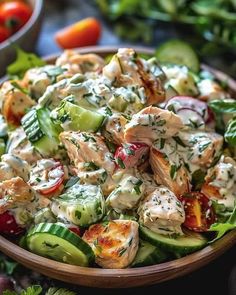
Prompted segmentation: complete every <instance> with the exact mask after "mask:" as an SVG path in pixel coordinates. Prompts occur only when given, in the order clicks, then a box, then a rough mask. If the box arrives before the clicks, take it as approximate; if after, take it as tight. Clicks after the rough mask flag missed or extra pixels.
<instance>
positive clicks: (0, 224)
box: [0, 211, 24, 236]
mask: <svg viewBox="0 0 236 295" xmlns="http://www.w3.org/2000/svg"><path fill="white" fill-rule="evenodd" d="M23 231H24V229H23V228H22V227H20V226H19V225H18V224H17V223H16V220H15V217H14V216H13V215H12V214H11V213H10V212H9V211H6V212H4V213H2V214H1V215H0V233H1V234H7V235H14V236H15V235H19V234H21V233H22V232H23Z"/></svg>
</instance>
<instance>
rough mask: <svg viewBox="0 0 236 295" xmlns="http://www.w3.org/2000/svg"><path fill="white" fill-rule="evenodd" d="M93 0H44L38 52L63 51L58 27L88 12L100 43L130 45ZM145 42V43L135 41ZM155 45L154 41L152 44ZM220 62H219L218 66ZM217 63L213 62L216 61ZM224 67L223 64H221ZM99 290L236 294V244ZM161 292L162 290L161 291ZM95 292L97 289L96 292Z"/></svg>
mask: <svg viewBox="0 0 236 295" xmlns="http://www.w3.org/2000/svg"><path fill="white" fill-rule="evenodd" d="M91 2H92V1H91V0H87V1H83V0H77V1H76V0H69V1H68V0H67V1H66V0H64V1H63V0H60V1H59V0H57V1H53V0H45V16H44V22H43V26H42V31H41V34H40V37H39V40H38V43H37V45H36V51H37V53H38V54H39V55H41V56H45V55H49V54H53V53H56V52H60V51H61V50H60V49H59V48H58V47H57V46H56V44H55V42H54V40H53V35H54V33H55V31H56V30H57V29H59V28H62V27H64V26H66V25H68V24H70V23H73V22H74V21H77V20H79V19H81V18H84V17H86V16H96V17H98V18H100V19H101V21H102V22H103V34H102V38H101V40H100V42H99V44H100V45H119V46H123V45H127V44H130V45H132V44H131V43H129V42H127V41H124V40H120V39H119V38H118V37H117V36H115V34H114V32H113V31H112V28H111V27H110V26H109V25H108V24H107V23H106V22H105V21H104V20H103V19H102V18H101V15H100V13H99V11H97V10H96V8H95V7H94V6H93V5H91ZM174 36H175V31H174V30H169V29H168V31H165V30H163V29H162V30H160V31H159V34H158V40H157V41H155V42H157V43H158V42H161V41H164V40H165V39H167V38H169V37H174ZM135 45H143V44H140V43H139V44H137V43H136V44H135ZM152 45H153V46H154V44H152ZM219 64H220V63H219V62H218V63H217V65H218V68H220V66H219ZM213 66H214V64H213ZM222 67H223V68H222ZM222 67H221V69H222V70H226V69H227V68H226V66H225V65H224V66H222ZM52 284H57V285H61V286H65V287H67V288H70V289H73V290H76V291H78V294H80V295H83V294H88V292H89V291H90V289H91V288H86V287H78V286H71V285H66V284H63V283H60V282H55V281H52ZM206 286H209V289H210V290H211V292H210V293H207V291H206ZM91 290H92V291H93V292H96V294H97V295H100V294H101V295H102V294H103V295H105V294H113V295H116V294H120V292H121V293H122V294H123V295H128V294H135V293H137V292H138V293H139V294H144V293H145V292H148V293H149V294H151V293H152V294H165V295H168V294H172V293H173V292H175V293H177V294H182V295H190V294H202V295H205V294H215V295H218V294H221V295H236V246H235V247H233V248H231V249H230V250H229V251H227V252H226V253H225V254H224V255H222V256H221V257H220V258H218V259H216V260H215V261H213V262H212V263H210V264H209V265H207V266H206V267H204V268H202V269H199V270H197V271H195V272H194V273H191V274H189V275H187V276H185V277H182V278H179V279H175V280H172V281H168V282H165V283H161V284H158V285H154V286H150V287H145V288H130V289H123V290H111V289H96V290H94V289H91ZM161 292H162V293H161ZM94 294H95V293H94Z"/></svg>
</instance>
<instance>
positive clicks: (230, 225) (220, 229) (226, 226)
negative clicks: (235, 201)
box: [209, 206, 236, 243]
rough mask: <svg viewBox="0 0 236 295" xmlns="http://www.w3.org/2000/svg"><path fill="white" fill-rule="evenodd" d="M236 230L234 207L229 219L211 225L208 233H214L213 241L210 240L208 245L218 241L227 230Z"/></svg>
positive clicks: (235, 210)
mask: <svg viewBox="0 0 236 295" xmlns="http://www.w3.org/2000/svg"><path fill="white" fill-rule="evenodd" d="M235 228H236V206H235V207H234V210H233V212H232V213H231V215H230V216H229V218H228V219H227V220H226V221H225V222H224V223H221V222H219V223H214V224H212V225H211V227H210V229H209V231H214V232H216V234H217V235H216V237H215V239H213V240H211V241H210V243H213V242H215V241H216V240H218V239H220V238H221V237H222V236H223V235H224V234H225V233H226V232H228V231H229V230H232V229H235Z"/></svg>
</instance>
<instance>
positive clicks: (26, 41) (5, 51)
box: [0, 0, 43, 77]
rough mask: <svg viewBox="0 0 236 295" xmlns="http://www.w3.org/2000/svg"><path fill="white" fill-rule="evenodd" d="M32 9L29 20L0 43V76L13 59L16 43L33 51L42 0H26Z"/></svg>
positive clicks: (39, 24)
mask: <svg viewBox="0 0 236 295" xmlns="http://www.w3.org/2000/svg"><path fill="white" fill-rule="evenodd" d="M27 2H28V3H29V4H30V5H31V7H32V9H33V13H32V15H31V17H30V19H29V21H28V22H27V23H26V24H25V25H24V26H23V27H22V28H21V29H20V30H19V31H17V32H16V33H15V34H14V35H12V36H11V37H9V38H8V39H7V40H5V41H3V42H2V43H0V65H1V66H0V77H2V76H3V75H5V73H6V67H7V66H8V65H9V64H10V63H12V62H13V61H14V59H15V49H14V47H13V46H12V44H16V45H18V46H19V47H20V48H22V49H23V50H25V51H34V49H35V46H36V42H37V39H38V36H39V32H40V29H41V23H42V14H43V0H27Z"/></svg>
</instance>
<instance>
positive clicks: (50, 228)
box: [26, 223, 94, 266]
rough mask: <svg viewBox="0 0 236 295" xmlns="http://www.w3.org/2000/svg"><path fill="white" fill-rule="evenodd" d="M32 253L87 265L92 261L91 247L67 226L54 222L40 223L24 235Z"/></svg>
mask: <svg viewBox="0 0 236 295" xmlns="http://www.w3.org/2000/svg"><path fill="white" fill-rule="evenodd" d="M26 241H27V247H28V249H29V250H30V251H32V252H33V253H36V254H38V255H41V256H44V257H47V258H51V259H54V260H57V261H60V262H64V263H68V264H73V265H80V266H88V265H90V264H91V263H92V262H93V261H94V253H93V250H92V249H91V247H90V246H89V245H88V244H87V243H86V242H85V241H84V240H82V239H81V238H80V237H79V236H78V235H76V234H74V233H73V232H71V231H70V230H69V229H68V228H66V227H64V226H61V225H59V224H55V223H40V224H38V225H36V226H35V227H33V228H32V229H31V230H30V231H29V232H28V234H27V236H26Z"/></svg>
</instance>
